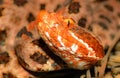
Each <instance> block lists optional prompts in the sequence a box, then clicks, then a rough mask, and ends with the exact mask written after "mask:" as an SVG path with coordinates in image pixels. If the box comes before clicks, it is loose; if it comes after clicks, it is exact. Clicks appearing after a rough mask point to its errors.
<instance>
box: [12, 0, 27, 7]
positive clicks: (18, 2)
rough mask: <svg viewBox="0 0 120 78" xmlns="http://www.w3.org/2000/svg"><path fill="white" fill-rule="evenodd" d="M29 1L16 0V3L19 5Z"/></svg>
mask: <svg viewBox="0 0 120 78" xmlns="http://www.w3.org/2000/svg"><path fill="white" fill-rule="evenodd" d="M27 2H28V1H27V0H14V4H16V5H17V6H24V5H25V4H26V3H27Z"/></svg>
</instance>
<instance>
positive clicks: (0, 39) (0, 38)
mask: <svg viewBox="0 0 120 78" xmlns="http://www.w3.org/2000/svg"><path fill="white" fill-rule="evenodd" d="M6 37H7V33H6V30H1V31H0V45H4V44H5V40H6Z"/></svg>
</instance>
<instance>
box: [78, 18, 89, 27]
mask: <svg viewBox="0 0 120 78" xmlns="http://www.w3.org/2000/svg"><path fill="white" fill-rule="evenodd" d="M86 22H87V19H86V18H81V19H79V21H78V25H79V26H81V27H83V28H84V27H85V26H86Z"/></svg>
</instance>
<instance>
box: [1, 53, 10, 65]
mask: <svg viewBox="0 0 120 78" xmlns="http://www.w3.org/2000/svg"><path fill="white" fill-rule="evenodd" d="M9 60H10V56H9V54H8V53H7V52H0V64H6V63H8V62H9Z"/></svg>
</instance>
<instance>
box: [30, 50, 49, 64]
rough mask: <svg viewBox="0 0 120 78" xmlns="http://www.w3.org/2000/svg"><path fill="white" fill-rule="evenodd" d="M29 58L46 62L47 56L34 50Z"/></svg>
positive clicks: (40, 62)
mask: <svg viewBox="0 0 120 78" xmlns="http://www.w3.org/2000/svg"><path fill="white" fill-rule="evenodd" d="M30 58H31V59H32V60H34V61H36V62H38V63H39V64H46V62H47V60H48V57H46V56H45V55H42V54H40V53H39V52H35V53H34V54H33V55H31V56H30Z"/></svg>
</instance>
